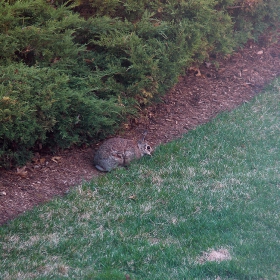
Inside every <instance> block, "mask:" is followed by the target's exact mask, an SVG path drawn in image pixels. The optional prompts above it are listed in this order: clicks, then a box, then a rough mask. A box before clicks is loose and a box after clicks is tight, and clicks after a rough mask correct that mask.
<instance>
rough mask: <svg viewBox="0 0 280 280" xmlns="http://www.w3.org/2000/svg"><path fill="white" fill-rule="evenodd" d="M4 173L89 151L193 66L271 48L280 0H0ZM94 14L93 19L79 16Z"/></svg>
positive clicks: (1, 153) (0, 150) (0, 129)
mask: <svg viewBox="0 0 280 280" xmlns="http://www.w3.org/2000/svg"><path fill="white" fill-rule="evenodd" d="M0 5H1V9H0V49H1V54H0V64H1V66H0V124H1V125H0V167H3V166H4V167H5V168H10V167H13V166H15V165H24V164H25V163H26V161H27V160H30V159H31V158H32V155H33V154H34V151H36V152H38V151H41V150H42V148H45V149H48V150H51V151H53V150H55V149H56V148H66V147H70V146H71V145H72V146H73V145H86V144H89V143H92V142H93V141H96V140H98V139H102V138H104V137H106V136H108V135H109V134H112V133H114V132H115V131H116V129H117V128H118V126H119V125H120V124H121V123H122V122H123V121H124V120H125V119H127V118H128V117H129V116H134V115H135V114H136V113H137V112H139V110H141V108H143V107H144V106H145V105H147V104H148V103H150V102H154V101H155V100H158V99H159V97H160V96H161V95H163V94H165V93H166V92H167V90H168V89H170V88H171V87H172V86H173V85H174V84H175V83H176V82H177V81H178V77H179V76H180V75H181V74H182V73H183V72H184V70H185V69H186V68H188V67H189V66H190V65H191V64H193V63H195V64H197V65H199V63H202V62H203V61H207V60H208V59H209V57H212V59H213V58H215V57H216V56H217V55H221V54H222V55H225V54H228V53H231V52H232V51H233V50H234V49H236V48H237V47H239V46H241V45H242V44H244V43H245V42H246V41H247V40H248V39H252V40H258V38H259V35H260V34H261V33H262V32H264V31H265V30H266V33H265V34H266V36H265V37H266V39H265V40H264V42H265V43H270V42H271V40H272V39H273V36H272V34H273V30H274V31H275V30H277V27H279V26H278V25H279V14H280V3H279V1H278V0H267V1H257V0H242V1H234V0H226V1H225V0H219V1H213V0H197V1H181V0H176V1H147V0H141V1H134V0H131V1H125V2H122V1H115V0H109V1H91V0H88V1H86V0H84V1H63V0H61V1H45V0H35V1H34V0H22V1H17V0H11V1H6V0H0ZM84 6H86V9H87V10H86V11H87V12H91V14H90V16H89V15H88V16H87V17H86V18H84V17H83V16H80V13H81V15H83V9H82V7H84Z"/></svg>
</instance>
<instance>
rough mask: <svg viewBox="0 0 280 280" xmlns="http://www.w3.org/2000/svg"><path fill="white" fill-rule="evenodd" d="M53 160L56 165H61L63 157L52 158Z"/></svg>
mask: <svg viewBox="0 0 280 280" xmlns="http://www.w3.org/2000/svg"><path fill="white" fill-rule="evenodd" d="M51 160H52V161H54V162H55V163H59V162H60V160H61V157H52V158H51Z"/></svg>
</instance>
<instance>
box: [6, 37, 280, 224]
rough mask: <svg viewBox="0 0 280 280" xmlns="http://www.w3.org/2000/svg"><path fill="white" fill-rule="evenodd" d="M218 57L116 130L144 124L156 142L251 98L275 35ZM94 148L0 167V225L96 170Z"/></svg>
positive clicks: (269, 60)
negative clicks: (14, 167) (260, 43)
mask: <svg viewBox="0 0 280 280" xmlns="http://www.w3.org/2000/svg"><path fill="white" fill-rule="evenodd" d="M212 60H213V61H214V59H212ZM216 60H217V59H216ZM218 62H219V69H218V70H216V67H215V65H214V64H212V63H211V59H210V60H209V63H205V65H203V66H200V68H199V69H196V68H195V67H193V68H191V69H189V70H188V71H187V72H186V75H185V76H182V77H180V79H179V82H178V83H177V84H176V85H175V86H174V87H173V88H172V89H171V90H170V91H169V93H168V94H167V95H166V96H164V97H163V98H162V102H161V103H160V104H157V105H154V106H151V107H149V108H146V109H144V110H143V112H142V114H141V116H140V117H139V118H138V119H134V120H131V121H130V122H129V123H126V124H124V125H123V129H122V132H121V133H120V135H121V136H122V137H127V138H140V137H141V134H142V133H143V131H145V130H147V132H148V133H147V136H146V139H147V140H148V141H149V142H150V144H151V145H153V146H154V147H155V146H157V145H159V144H161V143H166V142H168V141H171V140H172V139H175V138H178V137H180V136H181V135H182V134H184V133H186V132H188V130H190V129H193V128H195V127H196V126H197V125H199V124H202V123H205V122H207V121H209V120H210V119H212V118H213V117H214V116H216V115H217V114H218V113H219V112H221V111H225V110H232V109H233V108H235V107H236V106H238V105H240V104H242V103H243V102H246V101H248V100H250V99H251V98H252V97H253V96H254V95H256V94H257V93H258V92H259V91H260V90H261V89H262V88H263V86H264V85H265V84H267V83H268V82H269V81H271V80H272V79H274V78H275V77H276V76H279V75H280V41H279V40H278V42H276V43H274V44H271V45H270V46H265V47H262V46H258V45H255V44H253V43H248V44H247V46H246V47H244V48H243V49H240V50H239V52H237V53H235V54H233V55H231V56H228V57H226V58H221V59H218ZM95 149H96V146H93V147H90V148H84V149H81V148H79V149H78V148H73V149H68V150H65V151H62V152H60V153H58V154H56V155H43V154H41V155H40V154H37V155H36V157H35V158H34V160H33V161H32V162H30V163H28V164H27V165H26V166H25V167H24V168H21V169H17V170H12V171H7V170H1V169H0V225H1V224H4V223H7V222H8V221H9V220H11V219H13V218H15V217H16V216H18V215H19V214H21V213H23V212H25V211H26V210H29V209H31V208H32V207H33V206H34V205H38V204H41V203H43V202H46V201H48V200H50V199H51V198H53V197H54V196H61V195H63V194H65V193H67V192H68V190H69V189H70V188H71V187H72V186H75V185H78V184H81V183H82V182H83V181H89V180H91V179H92V178H93V177H95V176H97V175H98V174H99V172H98V171H97V170H96V169H95V168H94V167H93V165H92V160H93V155H94V150H95Z"/></svg>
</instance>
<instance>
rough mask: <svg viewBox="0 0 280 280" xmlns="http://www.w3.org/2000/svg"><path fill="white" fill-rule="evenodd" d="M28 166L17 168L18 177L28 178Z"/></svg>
mask: <svg viewBox="0 0 280 280" xmlns="http://www.w3.org/2000/svg"><path fill="white" fill-rule="evenodd" d="M25 169H26V166H23V167H22V168H17V175H19V176H21V177H23V178H26V177H27V171H26V170H25Z"/></svg>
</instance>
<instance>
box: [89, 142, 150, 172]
mask: <svg viewBox="0 0 280 280" xmlns="http://www.w3.org/2000/svg"><path fill="white" fill-rule="evenodd" d="M151 152H152V148H151V146H150V145H149V144H148V143H147V142H146V141H145V140H144V138H143V139H142V140H140V141H138V142H136V141H135V140H129V139H124V138H111V139H108V140H106V141H105V142H104V143H103V144H102V145H101V146H100V147H99V149H98V150H97V151H96V153H95V155H94V160H93V163H94V165H95V167H96V168H97V169H98V170H99V171H103V172H109V171H111V170H112V169H115V168H117V167H118V166H127V165H128V164H129V163H130V162H131V161H132V160H133V159H139V158H141V157H142V156H144V155H151Z"/></svg>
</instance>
